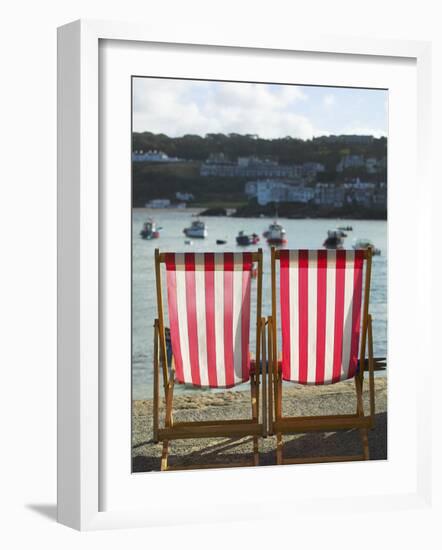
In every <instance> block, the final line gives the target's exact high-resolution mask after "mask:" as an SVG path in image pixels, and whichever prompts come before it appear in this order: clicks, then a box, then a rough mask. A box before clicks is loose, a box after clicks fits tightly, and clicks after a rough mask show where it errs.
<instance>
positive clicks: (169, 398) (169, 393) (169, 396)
mask: <svg viewBox="0 0 442 550" xmlns="http://www.w3.org/2000/svg"><path fill="white" fill-rule="evenodd" d="M173 386H174V381H173V378H172V380H171V381H170V382H169V384H168V385H167V386H166V418H165V422H164V423H165V425H166V427H171V426H172V425H173V418H172V403H173ZM168 459H169V441H168V440H167V439H165V440H164V441H163V451H162V453H161V471H162V472H164V471H166V470H168V469H169V465H168Z"/></svg>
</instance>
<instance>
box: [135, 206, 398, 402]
mask: <svg viewBox="0 0 442 550" xmlns="http://www.w3.org/2000/svg"><path fill="white" fill-rule="evenodd" d="M196 212H197V211H195V210H191V209H165V210H157V209H155V210H149V209H134V210H133V216H132V388H133V395H132V397H133V399H149V398H151V397H152V381H153V367H152V357H153V321H154V319H155V317H156V316H157V304H156V289H155V271H154V250H155V248H157V247H158V248H159V249H160V250H161V251H162V252H238V251H244V250H248V251H252V250H256V249H257V248H258V247H259V246H260V247H261V248H262V249H263V253H264V266H263V315H269V314H270V310H271V293H270V248H269V246H268V245H267V243H266V242H265V239H264V238H263V237H262V233H263V231H265V230H266V229H267V227H268V225H269V224H270V223H271V222H272V220H271V219H269V218H230V217H207V218H201V219H202V220H204V221H205V222H206V226H207V231H208V237H207V238H205V239H191V241H192V244H190V245H189V244H185V241H186V240H188V238H187V237H186V236H185V235H184V233H183V229H184V228H185V227H188V226H190V224H191V222H192V221H193V220H194V219H195V218H194V217H192V215H193V214H195V213H196ZM149 217H153V218H154V219H155V221H156V223H157V226H158V227H159V228H161V229H160V238H159V239H152V240H143V239H142V238H141V237H140V234H139V233H140V230H141V229H142V226H143V223H144V222H145V221H146V220H147V218H149ZM279 221H280V223H281V224H282V225H283V226H284V228H285V230H286V232H287V240H288V244H287V248H310V249H316V248H317V249H320V248H322V243H323V242H324V239H325V237H326V235H327V230H329V229H333V228H335V227H337V226H352V227H353V231H349V232H348V233H347V235H348V236H347V238H346V239H345V241H344V243H345V244H344V246H345V248H351V245H352V243H353V241H354V240H355V239H358V238H367V239H370V240H371V241H372V242H373V243H374V245H375V246H376V247H377V248H379V249H380V251H381V254H380V255H379V256H374V258H373V270H372V282H371V294H370V312H371V314H372V317H373V335H374V348H375V356H377V357H385V356H386V354H387V222H386V221H377V220H376V221H372V220H337V219H335V220H333V219H300V220H289V219H280V220H279ZM240 230H243V231H244V232H245V233H247V234H251V233H257V234H258V235H259V236H260V237H261V241H260V243H259V244H258V245H254V246H250V247H247V248H244V247H239V246H237V245H236V241H235V237H236V235H237V234H238V232H239V231H240ZM217 239H220V240H225V241H226V244H223V245H217V244H216V240H217ZM252 291H253V287H252ZM164 298H165V299H166V297H165V295H164ZM252 303H253V302H252ZM166 309H167V308H166ZM253 320H254V318H253V314H252V322H253ZM250 344H251V348H250V349H251V351H253V349H254V344H255V338H254V336H253V332H252V333H251V342H250ZM240 388H241V386H240ZM176 391H177V392H180V391H192V390H191V389H189V388H183V387H182V386H177V387H176ZM207 391H213V390H207Z"/></svg>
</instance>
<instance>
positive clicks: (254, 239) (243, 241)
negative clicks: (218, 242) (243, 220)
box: [236, 231, 259, 246]
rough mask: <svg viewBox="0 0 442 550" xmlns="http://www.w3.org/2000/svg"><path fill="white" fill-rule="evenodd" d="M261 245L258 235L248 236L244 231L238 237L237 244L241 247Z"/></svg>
mask: <svg viewBox="0 0 442 550" xmlns="http://www.w3.org/2000/svg"><path fill="white" fill-rule="evenodd" d="M257 243H259V237H258V235H257V234H256V233H252V234H251V235H246V234H245V233H244V231H240V232H239V233H238V235H237V236H236V244H238V245H239V246H249V245H251V244H257Z"/></svg>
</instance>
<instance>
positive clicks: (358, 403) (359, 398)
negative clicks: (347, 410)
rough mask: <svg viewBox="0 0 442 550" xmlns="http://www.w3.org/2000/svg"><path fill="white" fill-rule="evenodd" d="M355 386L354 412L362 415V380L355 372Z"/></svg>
mask: <svg viewBox="0 0 442 550" xmlns="http://www.w3.org/2000/svg"><path fill="white" fill-rule="evenodd" d="M355 388H356V413H357V414H358V415H359V416H364V401H363V397H362V382H361V378H360V377H359V375H358V374H357V375H356V376H355Z"/></svg>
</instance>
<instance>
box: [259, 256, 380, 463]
mask: <svg viewBox="0 0 442 550" xmlns="http://www.w3.org/2000/svg"><path fill="white" fill-rule="evenodd" d="M277 260H280V251H279V250H276V249H275V248H274V247H272V250H271V286H272V315H271V316H270V317H269V318H268V320H267V324H268V348H269V357H270V358H271V359H270V364H269V384H268V403H269V408H268V412H269V420H268V426H269V435H273V434H275V435H276V462H277V464H299V463H309V462H341V461H345V460H368V459H369V458H370V455H369V447H368V430H369V429H372V428H373V427H374V418H375V395H374V364H375V360H374V357H373V329H372V318H371V315H370V314H369V298H370V281H371V266H372V251H371V249H370V248H368V249H367V250H365V251H364V261H365V262H366V265H365V285H364V299H363V305H362V328H361V342H360V350H359V369H358V372H357V373H356V375H355V377H354V381H355V390H356V412H355V414H344V415H342V414H341V415H328V416H327V415H324V416H299V417H284V416H283V414H282V369H281V368H280V366H279V362H278V350H277V347H278V344H277V316H276V315H277V314H276V303H277V301H276V300H277V296H276V262H277ZM366 348H368V361H367V360H366V359H365V355H366ZM367 362H368V372H369V399H370V401H369V408H370V414H369V415H365V414H364V405H363V394H362V391H363V384H364V371H365V367H366V363H367ZM337 383H339V382H337ZM350 429H358V430H359V434H360V437H361V442H362V454H359V455H350V456H321V457H307V458H284V456H283V440H282V437H283V435H284V434H294V433H307V432H313V431H328V432H334V431H339V430H350Z"/></svg>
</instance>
